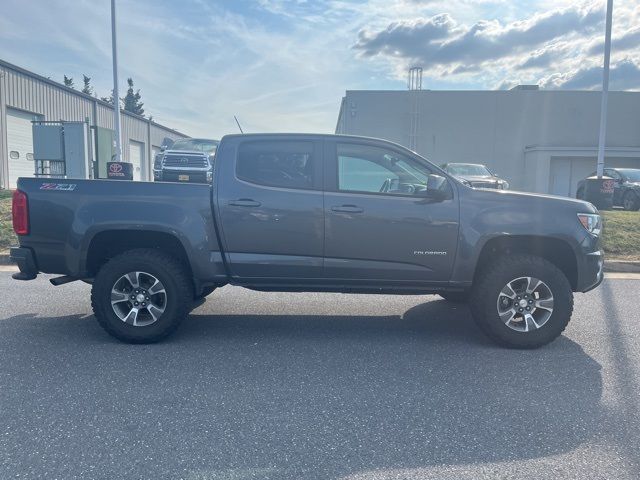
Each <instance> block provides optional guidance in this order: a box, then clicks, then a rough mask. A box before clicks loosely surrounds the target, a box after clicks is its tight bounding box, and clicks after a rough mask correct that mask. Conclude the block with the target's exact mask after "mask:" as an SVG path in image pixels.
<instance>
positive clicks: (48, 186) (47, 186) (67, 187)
mask: <svg viewBox="0 0 640 480" xmlns="http://www.w3.org/2000/svg"><path fill="white" fill-rule="evenodd" d="M75 189H76V184H75V183H43V184H42V185H40V190H62V191H64V192H71V191H73V190H75Z"/></svg>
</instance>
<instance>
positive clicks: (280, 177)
mask: <svg viewBox="0 0 640 480" xmlns="http://www.w3.org/2000/svg"><path fill="white" fill-rule="evenodd" d="M315 161H316V159H315V155H314V148H313V142H305V141H300V142H295V141H293V142H287V141H269V140H267V141H255V142H246V143H243V144H241V145H240V147H239V150H238V159H237V162H236V176H237V177H238V178H239V179H240V180H244V181H246V182H250V183H255V184H257V185H266V186H270V187H282V188H295V189H313V188H314V182H315V165H314V162H315Z"/></svg>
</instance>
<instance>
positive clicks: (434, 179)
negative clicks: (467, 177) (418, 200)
mask: <svg viewBox="0 0 640 480" xmlns="http://www.w3.org/2000/svg"><path fill="white" fill-rule="evenodd" d="M450 194H451V192H450V189H449V182H447V179H446V178H445V177H442V176H440V175H435V174H431V175H429V176H428V177H427V189H426V190H425V192H424V196H425V197H427V198H431V199H433V200H438V201H441V200H446V199H448V198H449V197H450Z"/></svg>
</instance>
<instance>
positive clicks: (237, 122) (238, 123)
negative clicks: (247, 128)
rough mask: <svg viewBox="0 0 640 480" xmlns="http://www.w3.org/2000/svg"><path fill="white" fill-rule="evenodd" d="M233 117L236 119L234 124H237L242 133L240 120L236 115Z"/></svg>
mask: <svg viewBox="0 0 640 480" xmlns="http://www.w3.org/2000/svg"><path fill="white" fill-rule="evenodd" d="M233 119H234V120H235V121H236V125H238V128H239V129H240V133H244V132H243V131H242V127H241V126H240V122H239V121H238V117H236V116H235V115H234V116H233Z"/></svg>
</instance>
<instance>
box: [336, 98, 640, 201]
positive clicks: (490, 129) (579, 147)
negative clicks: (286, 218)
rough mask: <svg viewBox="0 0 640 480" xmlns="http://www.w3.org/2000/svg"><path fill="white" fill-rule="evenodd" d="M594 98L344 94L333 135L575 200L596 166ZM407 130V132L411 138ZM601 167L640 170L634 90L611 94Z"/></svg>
mask: <svg viewBox="0 0 640 480" xmlns="http://www.w3.org/2000/svg"><path fill="white" fill-rule="evenodd" d="M599 119H600V92H595V91H559V90H538V89H537V87H536V86H520V87H516V88H514V89H512V90H499V91H432V90H406V91H361V90H360V91H347V92H346V95H345V97H344V98H343V99H342V105H341V107H340V113H339V117H338V122H337V126H336V133H344V134H351V135H365V136H371V137H379V138H385V139H388V140H391V141H394V142H397V143H399V144H402V145H405V146H407V147H410V148H411V147H413V149H414V150H415V151H416V152H418V153H420V154H422V155H424V156H425V157H427V158H428V159H430V160H431V161H433V162H435V163H437V164H443V163H448V162H469V163H484V164H486V165H487V166H488V167H489V168H491V169H492V170H493V171H495V172H496V173H497V174H498V175H499V176H501V177H504V178H505V179H506V180H508V181H509V183H510V184H511V186H512V189H518V190H526V191H534V192H541V193H554V194H558V195H568V196H575V192H576V184H577V182H578V180H580V179H582V178H584V177H585V176H587V175H588V174H590V173H591V172H594V171H595V168H596V157H597V147H598V128H599ZM412 132H413V134H412ZM605 165H606V166H610V167H633V168H640V92H610V94H609V114H608V127H607V142H606V150H605Z"/></svg>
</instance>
